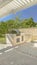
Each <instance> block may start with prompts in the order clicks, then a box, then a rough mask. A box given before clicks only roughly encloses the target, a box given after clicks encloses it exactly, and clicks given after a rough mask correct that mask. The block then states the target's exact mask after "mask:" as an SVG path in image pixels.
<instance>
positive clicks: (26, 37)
mask: <svg viewBox="0 0 37 65" xmlns="http://www.w3.org/2000/svg"><path fill="white" fill-rule="evenodd" d="M19 31H20V32H21V34H20V35H19V36H17V35H16V34H9V35H11V36H12V35H13V37H12V40H13V41H12V42H10V43H11V44H12V45H17V44H21V43H25V42H31V41H35V40H36V41H37V28H26V29H19ZM11 36H10V37H11Z"/></svg>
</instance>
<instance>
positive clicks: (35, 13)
mask: <svg viewBox="0 0 37 65" xmlns="http://www.w3.org/2000/svg"><path fill="white" fill-rule="evenodd" d="M16 17H19V18H20V19H27V18H31V17H32V18H33V19H34V21H35V22H37V5H34V6H32V7H30V8H27V9H24V10H21V11H19V12H17V13H16V14H9V15H7V16H5V17H3V18H0V21H6V20H9V19H15V18H16Z"/></svg>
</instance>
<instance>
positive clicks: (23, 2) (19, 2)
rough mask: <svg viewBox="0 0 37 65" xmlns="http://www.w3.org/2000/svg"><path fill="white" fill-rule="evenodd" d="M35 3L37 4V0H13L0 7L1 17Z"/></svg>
mask: <svg viewBox="0 0 37 65" xmlns="http://www.w3.org/2000/svg"><path fill="white" fill-rule="evenodd" d="M35 4H37V0H12V1H11V2H9V3H7V4H6V5H5V6H3V7H2V8H1V7H0V17H3V16H6V15H8V14H9V13H16V12H17V11H20V10H22V9H26V8H28V7H30V6H33V5H35Z"/></svg>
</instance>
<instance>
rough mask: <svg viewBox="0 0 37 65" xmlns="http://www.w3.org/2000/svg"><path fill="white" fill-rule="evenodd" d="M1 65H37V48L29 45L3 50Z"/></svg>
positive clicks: (0, 58)
mask: <svg viewBox="0 0 37 65" xmlns="http://www.w3.org/2000/svg"><path fill="white" fill-rule="evenodd" d="M0 65H37V48H34V47H33V44H32V43H28V44H23V45H19V46H16V47H10V48H8V49H7V48H6V49H5V50H4V51H3V52H2V50H1V52H0Z"/></svg>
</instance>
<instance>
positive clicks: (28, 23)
mask: <svg viewBox="0 0 37 65" xmlns="http://www.w3.org/2000/svg"><path fill="white" fill-rule="evenodd" d="M30 27H37V23H35V22H34V21H33V18H29V19H24V20H20V19H19V18H16V19H15V20H8V21H6V22H0V36H1V34H5V33H8V32H9V30H11V29H15V28H16V29H18V28H30Z"/></svg>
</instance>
